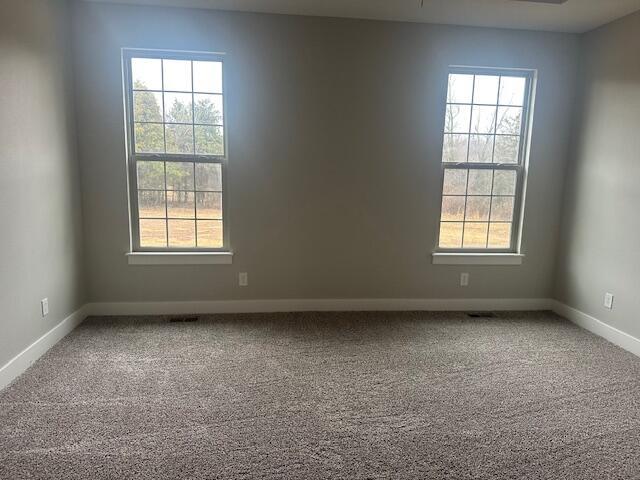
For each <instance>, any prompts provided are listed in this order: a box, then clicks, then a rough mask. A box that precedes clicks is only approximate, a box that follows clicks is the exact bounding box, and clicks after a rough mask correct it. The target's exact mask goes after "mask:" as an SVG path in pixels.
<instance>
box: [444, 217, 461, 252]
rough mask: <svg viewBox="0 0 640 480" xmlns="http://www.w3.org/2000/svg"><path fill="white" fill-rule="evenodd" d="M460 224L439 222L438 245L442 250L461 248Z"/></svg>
mask: <svg viewBox="0 0 640 480" xmlns="http://www.w3.org/2000/svg"><path fill="white" fill-rule="evenodd" d="M463 225H464V224H463V223H462V222H460V223H450V222H441V223H440V240H439V242H438V244H439V245H440V247H442V248H460V247H461V246H462V226H463Z"/></svg>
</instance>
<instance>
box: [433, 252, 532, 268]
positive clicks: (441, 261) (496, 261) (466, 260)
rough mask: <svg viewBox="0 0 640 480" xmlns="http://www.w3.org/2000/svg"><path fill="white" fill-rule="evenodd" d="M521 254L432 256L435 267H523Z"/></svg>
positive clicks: (435, 254)
mask: <svg viewBox="0 0 640 480" xmlns="http://www.w3.org/2000/svg"><path fill="white" fill-rule="evenodd" d="M523 260H524V255H523V254H521V253H442V252H434V253H432V254H431V263H433V264H434V265H522V261H523Z"/></svg>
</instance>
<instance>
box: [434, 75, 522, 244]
mask: <svg viewBox="0 0 640 480" xmlns="http://www.w3.org/2000/svg"><path fill="white" fill-rule="evenodd" d="M532 81H533V75H532V72H530V71H518V70H516V71H512V70H493V69H492V70H489V69H470V68H451V69H450V71H449V81H448V92H447V104H446V113H445V125H444V141H443V152H442V178H443V187H442V208H441V215H440V234H439V239H438V248H437V250H438V251H441V252H448V251H450V252H456V251H460V252H496V253H499V252H504V253H514V252H517V251H518V243H519V235H520V232H519V227H520V223H521V221H520V219H521V216H522V205H523V190H524V177H525V168H526V161H525V159H526V148H527V143H528V142H527V139H528V129H529V123H530V122H529V118H530V115H529V113H530V110H531V101H532V100H531V99H532V94H531V92H532Z"/></svg>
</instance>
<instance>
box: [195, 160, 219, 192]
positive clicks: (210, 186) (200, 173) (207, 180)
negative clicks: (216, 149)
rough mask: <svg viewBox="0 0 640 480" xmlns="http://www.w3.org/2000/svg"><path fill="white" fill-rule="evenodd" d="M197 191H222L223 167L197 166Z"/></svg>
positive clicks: (212, 164)
mask: <svg viewBox="0 0 640 480" xmlns="http://www.w3.org/2000/svg"><path fill="white" fill-rule="evenodd" d="M196 190H198V191H200V192H202V191H218V192H219V191H221V190H222V166H221V165H220V164H219V163H197V164H196Z"/></svg>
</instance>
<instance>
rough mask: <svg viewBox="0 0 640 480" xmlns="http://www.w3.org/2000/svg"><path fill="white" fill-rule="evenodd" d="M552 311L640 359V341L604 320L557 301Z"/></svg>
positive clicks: (554, 301) (554, 302)
mask: <svg viewBox="0 0 640 480" xmlns="http://www.w3.org/2000/svg"><path fill="white" fill-rule="evenodd" d="M552 310H553V311H554V312H555V313H557V314H558V315H560V316H561V317H564V318H566V319H567V320H570V321H571V322H573V323H575V324H576V325H578V326H579V327H582V328H584V329H585V330H589V331H590V332H591V333H595V334H596V335H598V336H600V337H602V338H605V339H607V340H609V341H610V342H611V343H613V344H615V345H618V346H619V347H621V348H624V349H625V350H627V351H628V352H631V353H633V354H634V355H637V356H639V357H640V339H637V338H635V337H633V336H631V335H629V334H628V333H625V332H623V331H622V330H618V329H617V328H615V327H612V326H611V325H608V324H606V323H604V322H603V321H602V320H598V319H597V318H595V317H592V316H591V315H587V314H586V313H584V312H581V311H580V310H578V309H576V308H573V307H570V306H569V305H566V304H564V303H562V302H559V301H557V300H553V308H552Z"/></svg>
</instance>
